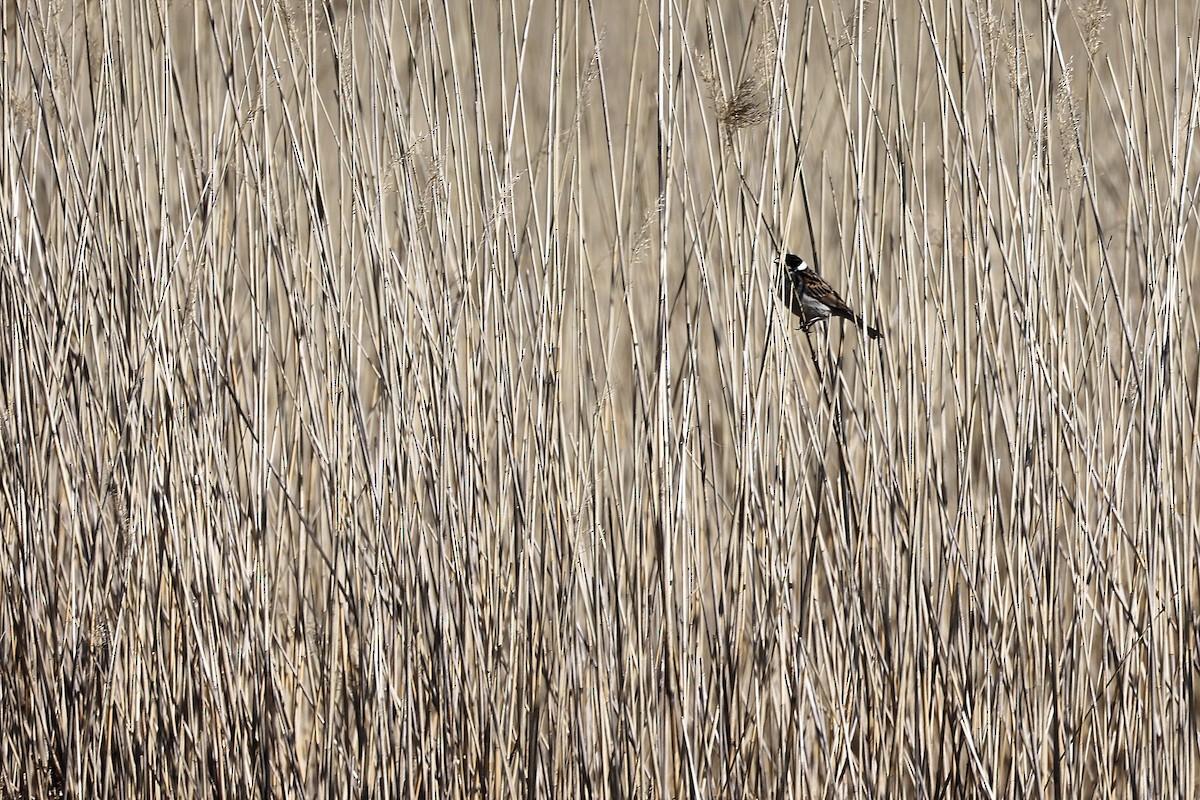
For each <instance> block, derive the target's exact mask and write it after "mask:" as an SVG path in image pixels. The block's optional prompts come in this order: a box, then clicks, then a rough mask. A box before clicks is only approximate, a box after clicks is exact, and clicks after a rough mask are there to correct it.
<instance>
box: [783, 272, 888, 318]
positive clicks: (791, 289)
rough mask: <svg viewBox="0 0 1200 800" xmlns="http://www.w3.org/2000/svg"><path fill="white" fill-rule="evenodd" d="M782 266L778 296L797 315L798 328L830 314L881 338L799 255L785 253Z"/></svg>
mask: <svg viewBox="0 0 1200 800" xmlns="http://www.w3.org/2000/svg"><path fill="white" fill-rule="evenodd" d="M782 267H783V276H782V278H781V280H780V287H779V296H780V297H781V298H782V299H783V302H784V303H786V304H787V307H788V309H789V310H790V311H791V312H792V313H793V314H795V315H796V316H797V317H799V318H800V327H801V328H803V329H804V330H808V329H809V328H810V327H811V326H812V324H813V323H814V322H820V321H821V320H823V319H829V317H830V316H831V315H832V316H835V317H842V318H843V319H848V320H850V321H851V322H853V323H854V324H856V325H858V326H859V327H860V328H864V329H865V330H866V331H867V335H868V336H870V337H871V338H872V339H882V338H883V334H882V333H881V332H880V331H879V329H878V328H872V327H871V326H870V325H868V324H866V323H865V322H863V318H862V317H861V316H860V315H858V314H855V313H854V311H853V310H851V308H850V306H848V305H846V301H844V300H842V298H841V297H839V296H838V293H837V292H835V291H834V290H833V287H832V286H830V285H829V284H828V283H826V282H825V279H824V278H822V277H821V276H820V275H818V274H817V271H816V270H815V269H813V268H812V267H810V266H809V265H808V264H806V263H805V261H804V259H802V258H800V256H794V255H792V254H791V253H788V254H787V255H786V256H785V257H784V259H783V265H782Z"/></svg>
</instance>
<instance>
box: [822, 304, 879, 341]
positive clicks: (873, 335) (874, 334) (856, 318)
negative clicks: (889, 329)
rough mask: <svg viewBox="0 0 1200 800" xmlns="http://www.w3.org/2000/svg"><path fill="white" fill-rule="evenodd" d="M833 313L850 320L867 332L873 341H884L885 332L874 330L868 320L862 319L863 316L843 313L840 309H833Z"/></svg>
mask: <svg viewBox="0 0 1200 800" xmlns="http://www.w3.org/2000/svg"><path fill="white" fill-rule="evenodd" d="M832 311H833V313H834V314H836V315H837V316H839V317H843V318H845V319H848V320H850V321H851V322H853V323H854V324H855V325H857V326H858V327H860V328H862V329H863V330H864V331H866V332H867V336H870V337H871V338H872V339H882V338H883V331H881V330H879V328H872V327H871V326H870V325H868V324H867V322H866V320H864V319H863V318H862V315H861V314H852V313H850V312H847V311H841V310H840V309H836V308H835V309H832Z"/></svg>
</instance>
